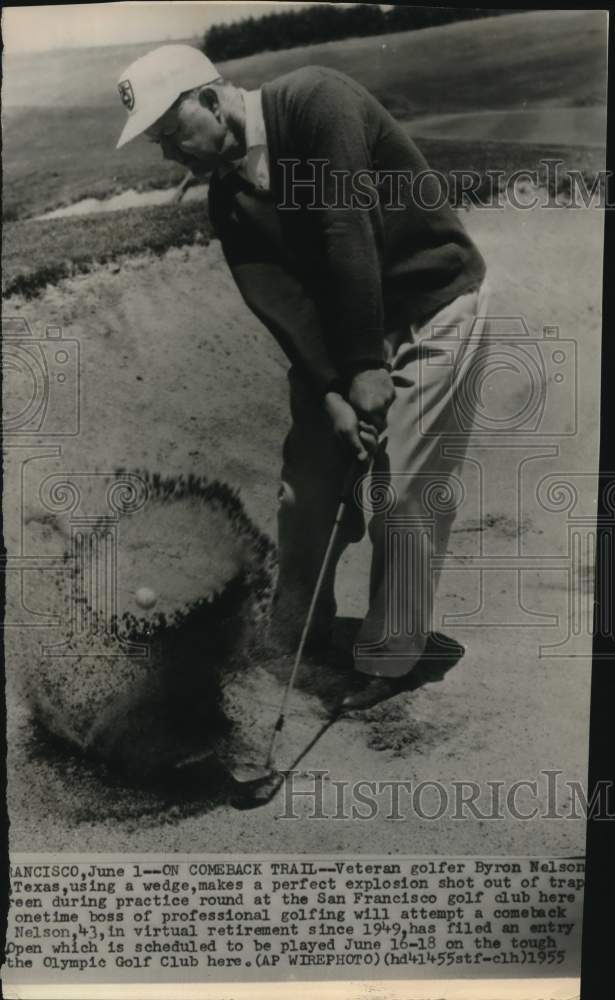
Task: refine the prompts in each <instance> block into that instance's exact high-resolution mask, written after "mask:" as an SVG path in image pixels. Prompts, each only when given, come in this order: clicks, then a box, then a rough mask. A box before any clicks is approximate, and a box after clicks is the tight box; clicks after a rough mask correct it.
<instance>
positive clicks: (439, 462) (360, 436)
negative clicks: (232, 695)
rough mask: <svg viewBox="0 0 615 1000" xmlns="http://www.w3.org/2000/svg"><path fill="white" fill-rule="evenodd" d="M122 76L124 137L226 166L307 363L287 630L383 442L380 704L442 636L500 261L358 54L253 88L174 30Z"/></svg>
mask: <svg viewBox="0 0 615 1000" xmlns="http://www.w3.org/2000/svg"><path fill="white" fill-rule="evenodd" d="M118 89H119V93H120V97H121V100H122V103H123V104H124V106H125V108H126V110H127V112H128V120H127V122H126V124H125V127H124V130H123V131H122V134H121V136H120V139H119V142H118V147H120V146H123V145H124V144H125V143H126V142H128V141H129V140H131V139H133V138H135V136H137V135H140V134H142V133H145V135H146V136H147V138H148V139H150V140H151V141H152V142H154V143H156V144H158V145H159V146H160V148H161V150H162V153H163V156H164V157H165V158H166V159H170V160H175V161H177V162H178V163H181V164H183V165H184V166H186V167H188V168H190V170H191V171H192V172H193V173H194V174H196V175H203V174H211V180H210V189H209V213H210V219H211V223H212V225H213V227H214V230H215V232H216V234H217V236H218V237H219V238H220V241H221V244H222V248H223V251H224V254H225V257H226V260H227V262H228V265H229V268H230V270H231V272H232V274H233V277H234V279H235V281H236V283H237V286H238V288H239V290H240V292H241V294H242V296H243V298H244V299H245V301H246V303H247V304H248V306H249V307H250V309H251V310H252V311H253V312H254V313H255V314H256V316H258V317H259V319H260V320H261V321H262V322H263V323H264V324H265V326H266V327H267V328H268V329H269V330H270V331H271V332H272V333H273V334H274V336H275V337H276V338H277V340H278V342H279V344H280V345H281V347H282V348H283V350H284V351H285V353H286V355H287V357H288V358H289V360H290V362H291V368H290V372H289V381H290V407H291V414H292V426H291V429H290V432H289V434H288V437H287V439H286V442H285V445H284V453H283V468H282V483H281V488H280V506H279V513H278V531H279V536H278V544H279V559H280V565H279V581H278V590H277V595H276V605H275V611H274V622H273V625H274V629H273V634H274V635H275V637H276V639H277V642H278V645H279V646H281V647H282V648H287V649H288V650H290V649H292V648H293V647H294V646H296V644H297V643H298V640H299V636H300V632H301V629H302V626H303V622H304V620H305V616H306V612H307V609H308V605H309V603H310V599H311V596H312V592H313V590H314V585H315V582H316V578H317V576H318V572H319V569H320V566H321V564H322V561H323V556H324V553H325V549H326V546H327V542H328V539H329V536H330V532H331V528H332V523H333V519H334V516H335V512H336V509H337V505H338V501H339V497H340V492H341V490H342V488H343V487H342V484H343V483H344V481H345V479H346V477H347V475H348V470H349V466H350V464H351V462H353V461H354V462H357V478H358V477H359V476H360V474H361V473H362V472H365V470H366V466H365V465H364V466H363V467H361V465H360V464H359V463H365V462H366V460H367V459H368V457H371V458H372V459H373V462H374V464H373V479H372V482H373V483H374V484H375V485H376V488H377V487H378V485H380V486H384V487H385V488H388V492H387V494H386V496H387V497H388V502H387V503H385V504H378V503H376V504H374V513H373V514H372V517H371V519H370V521H369V534H370V538H371V541H372V545H373V553H372V563H371V573H370V582H369V609H368V612H367V615H366V617H365V619H364V621H363V623H362V625H361V628H360V630H359V633H358V636H357V643H356V645H355V647H354V666H355V670H354V671H352V672H351V673H350V674H349V675H348V688H349V689H348V692H347V695H346V697H345V699H344V701H343V702H342V706H343V708H344V709H346V710H349V709H363V708H367V707H369V706H371V705H374V704H376V703H377V702H379V701H382V700H383V699H385V698H389V697H391V695H393V694H395V693H396V692H398V691H401V690H403V689H404V688H405V687H407V686H409V684H410V678H411V676H412V672H413V670H414V669H415V667H416V666H417V664H418V663H419V662H420V661H421V660H422V658H423V660H424V659H425V658H429V657H432V658H433V657H436V656H438V655H439V653H440V654H444V655H446V649H444V648H443V647H442V645H439V644H438V636H437V635H434V633H433V632H432V616H433V601H434V592H435V588H436V586H437V580H438V561H437V559H436V560H435V562H434V557H441V556H443V554H444V553H445V552H446V545H447V539H448V536H449V532H450V528H451V524H452V522H453V519H454V516H455V503H454V502H453V501H451V499H450V498H451V497H454V496H455V495H456V488H457V484H458V483H459V478H458V476H459V471H460V466H461V464H462V462H463V452H464V446H465V441H466V439H467V433H468V414H469V411H471V408H472V399H471V393H470V392H469V391H468V389H467V385H468V380H467V368H468V366H467V364H466V361H467V360H468V359H471V358H472V357H473V356H475V353H476V350H477V348H479V347H480V342H481V338H482V337H483V336H484V331H483V328H482V327H481V323H480V322H479V323H477V322H475V320H476V317H477V316H484V315H485V312H486V286H485V282H484V275H485V264H484V261H483V259H482V257H481V255H480V253H479V251H478V250H477V248H476V247H475V246H474V244H473V242H472V240H471V239H470V238H469V236H468V235H467V233H466V232H465V230H464V228H463V226H462V224H461V222H460V221H459V219H458V218H457V216H456V214H455V213H454V212H453V211H452V210H451V209H450V207H449V206H448V203H447V199H446V193H445V192H444V193H443V191H442V186H441V184H440V182H439V180H438V178H437V176H436V175H435V174H434V173H433V172H432V171H430V170H429V169H428V166H427V163H426V161H425V159H424V158H423V156H422V155H421V153H420V152H419V150H418V149H417V147H416V145H415V144H414V143H413V142H412V140H411V139H410V138H409V136H408V134H407V132H406V129H405V128H404V127H402V125H400V124H399V123H398V122H397V121H396V120H395V119H394V118H392V117H391V115H390V114H389V113H388V112H387V111H386V110H385V109H384V108H383V107H382V106H381V105H380V104H379V103H378V101H377V100H375V98H374V97H372V96H371V95H370V94H369V93H368V92H367V91H366V90H365V89H364V88H363V87H362V86H360V85H359V84H358V83H357V82H355V81H354V80H352V79H350V78H349V77H348V76H345V75H344V74H343V73H339V72H337V71H335V70H332V69H328V68H323V67H320V66H306V67H302V68H300V69H297V70H294V71H292V72H290V73H287V74H286V75H284V76H281V77H279V78H277V79H275V80H272V81H270V82H267V83H264V84H263V85H262V87H261V88H260V89H258V90H251V91H246V90H243V89H241V88H239V87H236V86H234V85H233V84H232V83H230V82H227V81H226V80H223V79H222V78H221V77H220V75H219V73H218V71H217V70H216V68H215V67H214V66H213V64H212V63H211V62H210V61H209V59H207V57H206V56H205V55H203V54H202V53H201V52H200V51H198V50H197V49H195V48H192V47H190V46H185V45H165V46H162V47H160V48H157V49H155V50H154V51H152V52H150V53H148V54H147V55H145V56H143V57H142V58H140V59H138V60H137V61H136V62H134V63H132V65H130V66H129V67H128V68H127V69H126V70H125V72H124V73H123V74H122V76H121V78H120V80H119V84H118ZM483 326H484V325H483ZM464 373H465V374H464ZM460 402H461V403H462V404H463V405H461V406H460V405H459V403H460ZM460 412H462V413H463V417H464V419H463V421H460V418H459V413H460ZM470 416H471V413H470ZM451 441H452V442H454V446H453V447H451V446H450V443H451ZM447 444H448V445H449V447H446V445H447ZM443 497H444V498H446V497H448V498H449V500H448V502H446V499H444V500H443ZM349 514H350V516H348V517H347V518H346V520H345V522H344V524H343V526H342V531H341V533H340V536H339V544H338V545H337V548H336V551H335V553H334V557H333V560H332V563H331V570H330V572H329V573H328V578H327V579H326V581H325V585H324V587H323V590H322V591H321V597H320V600H319V604H318V607H317V609H316V615H315V619H314V623H313V630H312V632H311V642H312V646H316V647H317V646H318V645H319V644H321V645H325V644H326V643H328V642H329V640H330V635H331V628H332V624H333V619H334V616H335V612H336V604H335V597H334V579H335V565H336V563H337V562H338V561H339V557H340V556H341V554H342V552H343V550H344V548H345V547H346V545H347V544H348V543H349V542H351V541H357V540H358V539H359V538H360V537H362V535H363V532H364V530H365V527H364V517H363V511H362V509H361V505H360V504H359V502H358V501H356V500H355V502H354V506H353V507H352V508H351V510H350V512H349ZM391 518H394V519H395V520H396V522H397V523H398V524H402V525H405V526H406V529H405V530H406V532H407V536H408V539H407V544H406V545H405V550H407V552H408V553H409V556H408V560H407V561H404V559H403V558H399V550H398V549H397V550H396V549H395V547H394V546H391V545H389V544H388V541H387V539H388V537H389V536H388V534H387V531H388V527H389V525H390V523H391ZM387 519H388V520H387ZM396 552H397V555H396V554H395V553H396ZM448 648H449V654H450V649H459V651H460V653H461V652H462V649H461V647H458V646H457V644H454V643H452V642H450V646H449V647H448ZM460 653H458V654H457V655H460Z"/></svg>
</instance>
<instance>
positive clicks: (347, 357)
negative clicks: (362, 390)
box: [281, 75, 384, 374]
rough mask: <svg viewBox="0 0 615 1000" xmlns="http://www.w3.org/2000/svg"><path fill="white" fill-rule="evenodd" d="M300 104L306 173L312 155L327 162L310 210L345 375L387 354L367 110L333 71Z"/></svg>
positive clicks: (299, 140)
mask: <svg viewBox="0 0 615 1000" xmlns="http://www.w3.org/2000/svg"><path fill="white" fill-rule="evenodd" d="M295 108H296V110H295V114H296V119H295V130H294V137H293V138H294V140H295V142H296V148H297V155H298V156H300V157H301V170H302V171H305V170H306V167H308V168H309V163H308V162H307V161H309V160H314V161H317V160H325V161H326V163H325V164H324V165H323V166H322V167H321V166H319V165H315V167H314V168H313V169H314V171H315V172H314V174H313V176H314V177H315V178H317V183H316V188H315V190H316V207H315V208H310V209H309V210H308V211H309V212H310V217H311V219H312V220H313V221H314V223H315V225H316V226H317V229H318V242H319V244H320V246H321V248H322V273H323V276H324V278H325V282H326V286H327V296H328V298H327V301H328V310H329V317H330V322H329V324H328V328H329V338H330V341H331V344H332V351H334V357H335V360H336V363H337V365H338V368H339V369H340V371H341V373H342V374H345V373H346V372H348V371H351V370H353V369H357V368H361V367H363V366H366V365H374V364H379V363H382V361H383V359H384V305H383V293H382V245H383V232H382V218H381V214H380V209H379V206H378V203H377V191H376V189H375V187H374V186H373V182H372V181H371V179H370V175H371V174H372V172H373V169H374V166H373V163H372V158H371V155H370V150H369V146H368V140H367V133H366V123H365V120H364V112H363V107H362V104H361V100H360V97H359V95H358V94H357V93H356V91H355V90H354V89H353V88H352V87H351V86H349V84H348V83H347V82H346V81H344V80H343V79H341V78H339V77H338V76H335V75H331V76H328V75H327V76H324V77H323V78H321V80H320V81H319V82H318V83H317V84H316V85H315V86H313V87H311V88H310V90H309V91H308V93H306V94H304V95H302V100H300V101H297V102H296V105H295ZM343 178H345V180H344V179H343ZM353 178H354V182H353ZM359 189H360V190H359ZM353 192H354V193H353ZM281 210H282V211H284V209H283V208H282V209H281Z"/></svg>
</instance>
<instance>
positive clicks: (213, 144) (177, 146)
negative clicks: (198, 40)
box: [145, 88, 234, 174]
mask: <svg viewBox="0 0 615 1000" xmlns="http://www.w3.org/2000/svg"><path fill="white" fill-rule="evenodd" d="M145 134H146V135H147V137H148V138H149V139H150V140H151V141H152V142H156V143H159V144H160V147H161V149H162V155H163V156H164V158H165V160H175V161H177V163H182V164H183V165H184V166H186V167H188V168H189V169H190V170H192V172H193V173H195V174H202V173H208V172H210V171H211V170H214V169H215V168H216V167H217V166H218V165H219V164H220V163H221V162H223V161H224V160H225V159H227V158H228V155H229V150H231V149H232V146H233V144H234V140H233V137H232V135H231V133H230V130H229V128H228V125H227V123H226V121H225V120H224V116H223V115H222V113H221V111H220V107H219V104H218V100H217V95H216V92H215V91H214V90H211V89H210V90H207V91H206V90H205V88H203V90H201V91H200V92H199V93H197V94H188V95H185V96H182V97H180V98H178V100H177V101H176V102H175V104H173V105H172V106H171V107H170V108H169V109H168V111H165V113H164V114H163V115H162V116H161V117H160V118H159V119H158V120H157V121H155V122H154V124H153V125H152V126H150V128H148V129H146V133H145Z"/></svg>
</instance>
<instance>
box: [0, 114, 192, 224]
mask: <svg viewBox="0 0 615 1000" xmlns="http://www.w3.org/2000/svg"><path fill="white" fill-rule="evenodd" d="M3 117H4V129H3V131H4V157H3V159H4V193H3V219H4V221H7V222H10V221H14V220H16V219H21V218H31V217H32V216H35V215H42V214H43V213H44V212H47V211H50V210H51V209H54V208H60V207H61V206H64V205H70V204H72V203H73V202H75V201H80V200H81V199H82V198H91V197H94V198H106V197H109V196H111V195H113V194H119V192H121V191H125V190H126V189H127V188H135V189H136V190H140V191H142V190H151V189H152V188H168V187H173V186H175V185H176V184H178V183H179V181H180V180H181V178H182V177H183V176H184V174H185V170H184V169H183V168H182V167H180V166H179V165H178V164H171V163H169V162H167V161H165V160H163V159H162V156H161V154H160V151H159V149H158V148H157V147H155V146H152V145H151V143H148V142H146V141H145V140H143V139H142V140H139V141H138V142H134V143H130V144H129V145H128V146H127V147H126V150H125V151H124V150H122V154H123V155H121V156H120V155H119V154H118V153H116V151H115V143H116V141H117V135H118V128H117V121H116V119H115V116H114V115H113V114H111V113H110V110H109V108H106V107H102V108H100V107H93V108H82V107H78V108H70V109H68V108H26V109H14V108H13V109H7V110H5V112H4V116H3ZM75 143H78V149H75ZM42 164H44V165H45V166H44V168H42V166H41V165H42Z"/></svg>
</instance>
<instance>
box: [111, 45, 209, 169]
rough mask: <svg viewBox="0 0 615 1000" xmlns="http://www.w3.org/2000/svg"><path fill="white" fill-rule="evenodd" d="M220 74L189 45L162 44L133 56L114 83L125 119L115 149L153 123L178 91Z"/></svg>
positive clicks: (175, 97)
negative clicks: (125, 113)
mask: <svg viewBox="0 0 615 1000" xmlns="http://www.w3.org/2000/svg"><path fill="white" fill-rule="evenodd" d="M219 77H220V74H219V73H218V70H217V69H216V67H215V66H214V64H213V63H212V62H210V60H209V59H208V58H207V56H206V55H204V54H203V53H202V52H200V51H199V49H195V48H194V47H193V46H192V45H161V46H160V48H158V49H153V50H152V52H148V53H147V55H145V56H141V58H140V59H137V60H135V62H133V63H131V64H130V66H128V67H127V68H126V69H125V70H124V72H123V73H122V75H121V76H120V78H119V80H118V83H117V89H118V90H119V93H120V98H121V101H122V104H123V105H124V107H125V108H126V110H127V111H128V121H127V122H126V124H125V125H124V128H123V130H122V134H121V135H120V138H119V140H118V143H117V146H116V149H119V148H120V146H124V145H125V143H127V142H130V140H131V139H134V138H135V136H137V135H140V134H141V132H143V131H145V129H146V128H149V127H150V125H153V124H154V122H155V121H157V120H158V118H160V116H161V115H163V114H164V113H165V111H167V110H168V109H169V108H170V107H171V105H172V104H173V103H174V101H176V100H177V98H178V97H179V95H180V94H183V93H184V92H185V91H186V90H192V88H193V87H199V86H201V85H202V84H204V83H211V82H212V81H213V80H217V79H219Z"/></svg>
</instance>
